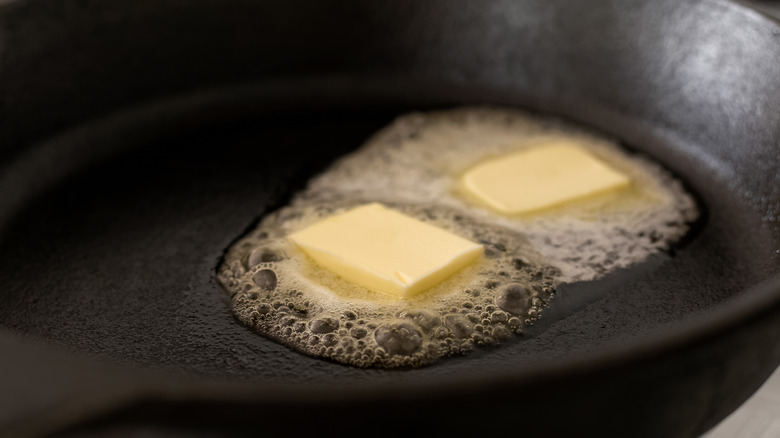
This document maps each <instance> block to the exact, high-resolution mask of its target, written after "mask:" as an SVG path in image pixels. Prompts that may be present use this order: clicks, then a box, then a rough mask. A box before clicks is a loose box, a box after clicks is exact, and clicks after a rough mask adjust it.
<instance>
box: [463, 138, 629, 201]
mask: <svg viewBox="0 0 780 438" xmlns="http://www.w3.org/2000/svg"><path fill="white" fill-rule="evenodd" d="M630 182H631V181H630V179H629V178H628V176H626V175H624V174H623V173H620V172H618V171H617V170H615V169H613V168H611V167H610V166H609V165H607V164H606V163H604V162H603V161H601V160H600V159H598V158H597V157H595V156H594V155H593V154H591V153H590V152H588V151H586V150H585V149H584V148H582V147H579V146H577V144H576V143H575V142H570V141H565V140H551V141H547V142H544V143H541V144H539V145H536V146H534V147H532V148H531V149H526V150H523V151H520V152H515V153H513V154H510V155H505V156H502V157H499V158H495V159H492V160H488V161H485V162H482V163H479V164H477V165H476V166H473V167H472V168H470V169H469V170H467V171H466V172H465V173H464V174H463V176H462V177H461V179H460V185H461V188H462V190H463V191H464V192H465V193H466V195H467V196H468V197H469V198H471V199H472V200H474V201H476V202H478V203H480V204H483V205H485V206H487V207H489V208H491V209H493V210H495V211H497V212H499V213H503V214H508V215H518V214H525V213H531V212H535V211H538V210H543V209H545V208H549V207H555V206H559V205H562V204H565V203H567V202H571V201H575V200H579V199H583V198H587V197H590V196H594V195H599V194H603V193H606V192H611V191H614V190H618V189H620V188H623V187H627V186H628V185H629V184H630Z"/></svg>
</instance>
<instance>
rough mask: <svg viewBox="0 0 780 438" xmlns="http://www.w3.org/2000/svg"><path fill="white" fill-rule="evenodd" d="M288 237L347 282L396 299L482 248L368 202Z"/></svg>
mask: <svg viewBox="0 0 780 438" xmlns="http://www.w3.org/2000/svg"><path fill="white" fill-rule="evenodd" d="M288 238H289V239H290V240H291V241H292V242H293V243H295V244H296V245H297V246H298V247H299V248H300V249H301V250H302V251H303V252H304V253H306V254H307V255H308V256H309V257H311V258H312V259H314V261H315V262H317V264H318V265H320V266H321V267H323V268H326V269H328V270H330V271H332V272H333V273H335V274H337V275H339V276H340V277H342V278H344V279H345V280H348V281H351V282H353V283H357V284H359V285H361V286H363V287H366V288H368V289H371V290H374V291H377V292H383V293H386V294H390V295H393V296H396V297H399V298H408V297H411V296H414V295H416V294H418V293H420V292H422V291H424V290H426V289H429V288H430V287H432V286H434V285H436V284H437V283H439V282H441V281H442V280H444V279H446V278H447V277H449V276H451V275H452V274H454V273H456V272H457V271H459V270H460V269H462V268H463V267H465V266H466V265H468V264H470V263H472V262H474V261H475V260H476V259H478V258H479V257H480V256H481V255H482V252H483V248H482V245H479V244H476V243H474V242H471V241H469V240H467V239H464V238H462V237H459V236H456V235H454V234H452V233H450V232H448V231H445V230H442V229H441V228H437V227H435V226H433V225H429V224H426V223H424V222H420V221H418V220H416V219H413V218H411V217H409V216H406V215H404V214H401V213H399V212H397V211H393V210H391V209H389V208H386V207H385V206H383V205H381V204H378V203H372V204H367V205H363V206H360V207H357V208H354V209H352V210H350V211H348V212H346V213H342V214H339V215H335V216H331V217H329V218H327V219H324V220H322V221H320V222H317V223H315V224H313V225H311V226H309V227H308V228H305V229H303V230H301V231H298V232H296V233H292V234H290V235H289V236H288Z"/></svg>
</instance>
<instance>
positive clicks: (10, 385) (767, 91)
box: [0, 0, 780, 436]
mask: <svg viewBox="0 0 780 438" xmlns="http://www.w3.org/2000/svg"><path fill="white" fill-rule="evenodd" d="M469 103H490V104H497V105H508V106H518V107H523V108H527V109H531V110H535V111H538V112H542V113H548V114H553V115H556V116H560V117H563V118H566V119H569V120H572V121H576V122H580V123H582V124H585V125H587V126H590V127H592V128H594V129H597V130H601V131H603V132H606V133H608V134H611V135H614V136H616V137H618V138H620V139H622V140H623V141H624V142H625V144H626V146H627V147H629V148H631V149H634V150H637V151H639V152H641V153H644V154H646V155H649V156H651V157H653V158H655V159H657V160H658V161H660V162H662V163H663V164H665V165H666V166H667V167H668V168H669V169H671V170H672V171H674V172H676V173H677V174H678V175H679V176H680V177H681V178H682V179H683V180H684V181H685V182H686V184H688V186H689V187H690V188H691V190H693V191H694V192H695V193H696V194H697V195H698V196H699V200H700V202H701V205H702V207H703V209H704V210H705V212H706V214H705V216H704V217H703V219H702V220H701V221H700V222H699V223H697V224H696V227H695V228H696V229H695V230H694V231H693V233H692V234H691V237H690V238H689V239H688V240H687V241H685V242H682V243H681V245H680V246H679V247H678V248H675V254H674V255H673V257H671V258H668V259H659V260H656V261H652V262H649V263H647V264H645V265H643V266H640V267H638V268H637V269H635V270H631V271H630V272H624V273H618V274H616V275H613V276H610V277H607V278H605V279H603V280H600V281H598V282H596V283H590V284H581V285H571V286H568V287H563V288H562V289H561V290H560V291H559V294H558V298H557V299H556V300H555V301H553V303H552V305H551V307H550V309H548V312H547V313H546V315H545V319H543V321H544V322H543V323H542V324H539V325H538V326H537V327H535V328H534V329H533V330H532V331H531V333H529V334H528V335H526V336H525V337H523V338H517V339H514V340H511V341H509V342H506V343H505V344H504V345H502V346H500V347H497V348H489V349H483V350H480V351H475V352H474V353H472V354H470V355H467V356H463V357H456V358H451V359H447V360H442V361H439V362H438V363H436V364H433V365H431V366H427V367H424V368H421V369H415V370H363V369H356V368H350V367H346V366H343V365H339V364H336V363H331V362H326V361H322V360H318V359H314V358H310V357H307V356H303V355H301V354H299V353H296V352H294V351H292V350H290V349H288V348H285V347H283V346H280V345H278V344H276V343H274V342H272V341H270V340H267V339H264V338H262V337H260V336H258V335H256V334H254V333H252V332H250V331H249V330H247V329H245V328H244V327H243V326H241V325H240V324H238V323H237V322H236V321H235V320H234V319H233V318H232V316H231V314H230V312H229V310H228V307H227V303H226V301H225V299H224V297H223V292H222V291H221V290H220V289H219V288H218V286H217V284H216V282H215V279H214V272H215V268H216V266H217V264H218V262H219V260H220V257H221V255H222V252H223V250H224V249H225V248H227V247H228V246H229V245H230V243H231V242H232V241H233V240H234V239H236V238H237V237H238V236H240V235H241V234H242V232H243V231H244V230H246V229H247V227H249V226H250V225H251V224H252V223H253V221H255V220H256V219H257V218H258V217H260V216H261V215H262V214H263V213H265V212H268V211H270V210H271V209H273V208H274V207H276V206H279V205H283V204H284V202H286V200H287V199H289V197H290V196H291V194H292V193H294V192H295V191H296V190H298V189H300V188H301V187H303V186H304V184H305V182H306V181H307V179H308V178H309V177H310V176H312V175H313V174H315V173H316V172H318V171H320V170H322V169H323V168H324V167H325V166H327V164H328V163H329V162H331V161H332V160H334V159H335V158H337V157H339V156H340V155H343V154H345V153H347V152H349V151H350V150H353V149H354V148H356V147H357V146H358V145H359V144H360V143H361V142H362V141H363V140H364V139H365V138H366V137H367V136H369V135H370V134H371V133H372V132H374V131H375V130H377V129H379V128H380V127H382V126H383V125H385V124H386V123H388V122H389V121H391V120H392V118H393V117H394V116H395V115H397V114H400V113H402V112H405V111H409V110H420V109H429V108H439V107H448V106H454V105H461V104H469ZM0 164H1V165H2V167H0V266H1V267H0V278H2V290H1V291H0V294H1V295H0V296H2V304H1V305H0V328H1V329H0V371H2V374H0V388H1V389H0V428H2V433H5V434H6V435H8V436H20V435H36V434H41V433H47V432H58V433H59V434H60V435H64V436H84V435H87V436H102V435H105V434H109V433H114V434H119V435H134V434H138V433H147V434H152V436H157V435H168V434H170V435H177V434H185V435H187V436H190V435H195V436H198V435H201V436H215V435H221V434H222V433H232V434H247V435H258V434H274V433H275V434H280V435H288V434H298V433H317V434H321V433H328V434H354V435H360V436H368V435H394V436H399V435H401V434H405V435H408V434H410V433H414V434H418V435H419V434H422V433H434V432H435V433H437V434H441V433H454V434H459V435H460V434H469V435H474V434H476V433H480V434H493V433H506V432H511V433H516V434H518V435H520V434H523V435H536V434H538V435H542V434H546V435H549V436H559V435H565V434H570V435H577V436H583V435H589V434H598V435H600V436H695V435H697V434H700V433H703V432H704V431H706V430H707V429H708V428H710V427H711V426H713V425H714V424H716V423H717V422H718V421H719V420H720V419H722V418H723V417H724V416H726V415H727V414H728V413H729V412H731V411H732V410H733V409H735V408H736V407H737V406H738V405H739V404H740V403H741V402H742V401H744V400H745V399H746V398H747V397H748V396H749V395H750V394H751V393H752V392H753V391H755V390H756V388H758V387H759V386H760V384H761V383H762V382H763V381H764V380H765V379H766V377H767V376H768V375H769V374H770V373H771V371H772V370H774V369H775V367H776V366H777V364H778V363H780V342H779V341H780V277H778V272H780V228H779V224H780V222H778V221H780V176H778V175H779V174H780V25H778V23H777V22H776V21H773V20H771V19H769V18H766V17H764V16H762V15H760V14H759V13H757V12H754V11H752V10H749V9H747V8H745V7H743V6H740V5H738V4H734V3H729V2H726V1H677V0H668V1H654V2H652V3H650V2H641V1H602V2H598V3H596V2H581V1H574V0H572V1H554V2H553V1H542V0H539V1H497V0H496V1H489V2H479V3H477V2H471V3H466V2H448V1H428V2H420V1H394V2H382V3H378V2H360V1H339V2H322V1H304V0H297V1H284V2H282V1H265V2H260V1H238V0H232V1H227V0H221V1H205V0H189V1H166V2H158V1H151V0H133V1H130V0H126V1H125V0H115V1H112V2H98V1H90V0H57V1H52V0H47V1H44V0H15V1H14V0H11V1H6V2H1V3H0ZM155 434H156V435H155Z"/></svg>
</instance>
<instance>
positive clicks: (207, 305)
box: [0, 99, 774, 384]
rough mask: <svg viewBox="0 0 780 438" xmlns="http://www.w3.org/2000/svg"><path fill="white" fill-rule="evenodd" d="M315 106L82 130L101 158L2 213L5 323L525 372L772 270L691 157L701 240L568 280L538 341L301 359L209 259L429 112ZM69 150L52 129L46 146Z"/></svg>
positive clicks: (155, 351) (720, 187) (175, 358)
mask: <svg viewBox="0 0 780 438" xmlns="http://www.w3.org/2000/svg"><path fill="white" fill-rule="evenodd" d="M305 102H307V101H306V100H305V99H301V100H300V101H299V102H298V103H299V104H300V105H298V106H297V107H296V105H293V104H289V107H287V108H273V107H271V108H270V109H269V108H268V107H266V106H264V105H261V104H256V105H246V104H242V105H235V106H231V105H230V104H229V103H225V102H221V103H220V105H218V106H217V107H216V108H215V107H214V106H213V105H212V106H207V107H206V108H202V109H197V110H193V109H189V110H188V111H187V113H186V114H181V115H177V114H175V113H174V114H166V115H165V116H164V117H161V116H160V111H159V108H158V107H150V108H148V109H142V110H138V111H135V112H133V113H132V114H131V115H132V117H126V118H124V119H111V120H112V121H111V122H110V123H106V122H105V120H103V121H96V122H94V123H93V124H90V125H85V126H83V127H81V128H78V133H79V134H78V142H79V144H80V145H82V146H81V147H83V148H84V149H83V150H85V151H90V152H89V153H91V154H92V156H93V157H95V160H94V161H92V162H90V163H89V165H85V166H83V167H82V168H80V169H73V170H68V169H64V170H62V169H61V171H62V173H63V175H65V177H64V178H62V179H60V180H57V181H54V182H52V183H51V184H49V185H48V186H47V187H44V188H43V189H42V190H41V191H40V192H39V193H35V194H31V195H29V196H28V197H27V198H25V199H22V200H21V202H20V203H19V205H18V206H17V208H15V209H14V210H13V211H10V212H9V213H8V214H7V215H6V217H4V218H3V219H5V224H6V225H5V226H4V227H3V229H2V230H1V232H2V234H0V261H1V262H2V263H3V266H4V267H5V269H4V271H3V274H2V275H3V278H2V280H3V284H4V285H5V288H4V290H3V301H4V305H3V306H2V307H0V326H2V327H5V328H8V329H11V330H14V331H17V332H22V333H26V334H30V335H33V336H36V337H40V338H43V339H45V340H47V341H49V342H52V343H55V344H59V345H63V346H65V347H66V348H68V349H72V350H75V351H79V352H82V353H86V354H90V355H96V356H99V357H101V358H105V359H109V360H115V361H120V362H122V363H130V364H133V365H136V366H140V367H151V368H162V369H169V370H174V371H176V372H180V373H188V374H195V375H200V376H211V377H220V378H228V379H240V380H271V379H273V380H274V381H276V382H318V383H322V382H337V383H344V384H359V383H360V382H365V381H398V379H426V378H428V377H430V376H433V375H438V374H440V373H445V374H446V373H466V374H470V373H473V374H479V373H481V372H483V371H484V369H485V366H489V367H490V368H491V369H497V368H501V369H518V368H522V367H525V366H530V365H533V364H539V363H546V362H550V361H558V360H561V359H563V358H565V357H568V356H571V355H576V354H583V353H586V352H590V351H593V350H595V349H598V348H603V347H607V346H614V345H615V344H620V343H629V342H632V341H635V340H636V339H638V338H641V337H642V336H644V335H647V334H650V333H653V332H655V331H657V330H660V329H662V328H665V327H669V326H671V325H673V324H675V323H678V322H680V321H682V320H686V319H688V318H695V317H696V316H697V315H700V314H701V313H703V312H707V311H708V310H709V309H711V308H713V307H714V306H716V305H719V304H721V303H723V302H725V301H726V300H728V299H729V298H731V297H733V296H734V295H736V294H738V293H739V292H740V291H742V290H744V289H745V288H747V287H749V286H752V285H753V284H755V283H756V282H757V280H758V279H762V278H766V276H767V273H768V272H770V271H771V270H772V269H774V267H773V266H772V264H771V260H767V258H766V257H763V256H762V251H764V252H765V251H767V250H769V251H771V250H770V249H768V248H769V246H770V245H771V231H766V235H762V234H761V233H762V231H759V232H757V233H754V234H751V235H746V234H745V233H744V232H743V231H742V230H743V229H744V228H743V227H746V226H748V227H749V226H750V224H751V223H756V219H755V218H754V217H752V216H751V215H750V213H749V210H748V209H747V208H745V205H744V204H743V201H742V200H741V199H740V198H739V196H737V194H734V193H732V192H730V191H729V190H728V188H727V187H726V186H725V184H723V183H722V182H720V181H718V180H716V179H714V178H713V177H712V176H711V175H708V174H707V173H706V172H705V171H703V170H702V169H703V167H702V166H696V163H697V162H698V161H699V160H701V158H697V157H690V158H691V160H690V161H691V163H690V164H689V165H688V166H689V167H688V168H685V169H683V170H685V171H686V172H684V174H683V179H684V180H685V181H686V182H687V183H688V184H689V185H690V186H691V187H692V188H693V189H694V191H697V192H698V193H699V194H700V195H701V196H702V202H703V204H704V205H705V208H706V209H707V211H708V216H707V220H706V223H705V222H702V223H701V224H699V227H700V229H698V230H697V232H696V233H695V239H693V240H692V241H689V242H685V244H684V245H683V246H682V247H680V248H678V250H677V252H676V254H675V255H674V256H673V257H668V258H667V257H660V258H655V259H652V260H650V261H649V262H647V263H646V264H644V265H642V266H639V267H636V268H634V269H631V270H627V271H624V272H620V273H618V274H616V275H612V276H609V277H606V278H604V279H602V280H600V281H597V282H591V283H583V284H572V285H568V286H563V287H562V288H561V290H560V291H559V293H558V297H557V298H556V300H554V301H553V305H552V306H551V307H550V309H549V311H547V312H546V315H545V318H543V320H542V322H541V323H540V324H538V325H537V327H535V328H534V329H533V330H531V331H530V333H529V334H528V335H526V336H525V337H522V338H517V339H514V340H510V341H508V342H506V343H505V344H504V345H502V346H500V347H496V348H490V349H486V350H484V351H480V352H477V353H476V354H471V355H469V356H467V357H458V358H454V359H451V360H447V361H442V362H440V363H437V364H435V365H433V366H430V367H426V368H422V369H418V370H414V371H413V372H405V373H404V374H402V375H401V374H398V373H394V372H393V371H387V370H362V369H356V368H352V367H348V366H344V365H340V364H336V363H331V362H327V361H322V360H319V359H315V358H310V357H307V356H304V355H302V354H300V353H297V352H294V351H292V350H290V349H288V348H287V347H284V346H281V345H279V344H277V343H275V342H273V341H271V340H268V339H265V338H263V337H260V336H258V335H256V334H255V333H253V332H251V331H250V330H248V329H246V328H244V327H243V326H242V325H241V324H239V323H238V322H237V321H236V320H235V319H234V318H233V317H232V315H231V313H230V311H229V308H228V303H227V302H226V299H225V297H224V293H223V292H222V290H221V289H220V288H219V286H218V285H217V284H216V281H215V279H214V268H215V267H216V266H217V264H218V261H219V260H220V258H221V257H222V254H223V251H224V250H225V249H226V248H228V247H230V245H231V242H232V240H233V239H235V238H236V236H240V235H242V234H244V233H243V232H244V230H247V229H248V227H251V226H252V225H253V224H254V223H256V221H257V219H258V218H259V217H260V216H261V215H262V214H263V213H265V212H268V211H271V210H273V209H274V208H275V207H277V206H279V205H283V204H284V203H285V202H286V201H287V200H288V199H289V197H290V196H291V194H292V193H294V192H295V191H297V190H299V189H300V188H302V187H303V185H304V184H305V182H306V181H307V180H308V178H309V177H311V176H312V175H313V174H315V173H316V172H318V171H320V170H322V169H323V168H324V167H325V166H326V165H327V164H328V163H329V162H331V161H332V160H334V159H335V158H337V157H339V156H341V155H343V154H345V153H347V152H349V151H351V150H353V149H354V148H356V147H357V146H359V145H360V144H361V143H362V142H363V141H364V140H365V139H366V138H367V137H368V136H369V135H370V134H372V133H373V132H375V131H376V130H378V129H379V128H381V127H382V126H384V125H386V124H387V123H388V122H389V121H391V120H392V119H393V117H394V116H395V115H397V114H399V113H400V112H406V111H408V110H409V109H419V108H414V107H412V106H410V105H407V106H398V105H391V104H389V103H387V102H381V101H379V102H374V104H373V106H366V105H361V106H360V107H359V108H356V107H354V106H350V105H346V104H345V105H343V106H341V108H340V109H339V107H338V106H335V105H329V106H328V107H327V108H325V109H322V108H316V107H315V108H312V107H311V106H309V107H308V109H307V106H306V104H305ZM117 120H119V122H117ZM617 122H618V121H616V124H615V125H614V126H617V127H619V126H623V125H620V123H617ZM614 134H618V135H619V134H620V133H619V132H616V133H614ZM62 138H64V139H72V137H68V136H63V137H62ZM68 141H70V140H68ZM84 145H86V146H84ZM632 146H636V148H637V149H639V150H642V146H643V145H641V144H637V145H632ZM67 147H72V145H70V146H69V145H65V144H64V142H63V143H62V144H60V143H58V140H56V139H55V140H52V141H51V142H49V144H48V145H47V148H45V149H42V150H44V152H45V151H57V150H58V148H67ZM671 147H672V148H674V146H673V145H672V146H671ZM106 150H113V151H114V152H111V153H107V152H106ZM39 158H40V157H39ZM44 158H45V157H44ZM657 158H659V159H660V161H662V162H663V157H662V156H660V157H657ZM42 161H46V160H45V159H43V160H42ZM89 161H90V160H88V159H87V160H85V161H84V163H87V162H89ZM58 165H67V163H58ZM28 176H29V177H30V178H35V175H34V174H31V175H28ZM4 190H8V188H7V187H6V188H4ZM753 229H756V230H761V227H760V226H757V227H756V228H753ZM764 247H766V248H764ZM595 303H597V304H598V305H594V304H595Z"/></svg>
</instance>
